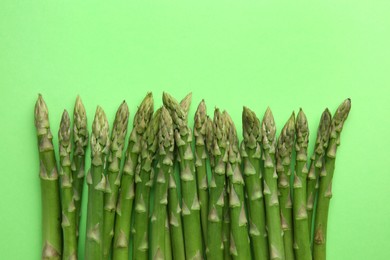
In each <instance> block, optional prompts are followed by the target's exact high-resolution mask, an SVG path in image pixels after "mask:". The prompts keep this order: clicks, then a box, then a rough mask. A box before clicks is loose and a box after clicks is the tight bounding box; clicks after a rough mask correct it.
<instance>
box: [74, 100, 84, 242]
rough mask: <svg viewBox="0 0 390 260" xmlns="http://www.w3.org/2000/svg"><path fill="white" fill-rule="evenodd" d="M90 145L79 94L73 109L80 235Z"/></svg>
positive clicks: (75, 185) (75, 181) (75, 186)
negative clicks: (86, 161)
mask: <svg viewBox="0 0 390 260" xmlns="http://www.w3.org/2000/svg"><path fill="white" fill-rule="evenodd" d="M87 146H88V129H87V115H86V113H85V108H84V105H83V103H82V101H81V98H80V97H79V96H77V98H76V103H75V106H74V111H73V147H74V151H73V161H72V165H71V167H72V179H73V183H72V186H73V194H74V200H75V206H76V213H75V214H76V235H77V239H78V237H79V230H80V225H79V223H80V218H81V202H82V201H81V199H82V197H83V188H84V176H85V173H84V172H85V154H86V149H87Z"/></svg>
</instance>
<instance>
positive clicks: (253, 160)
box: [241, 107, 269, 260]
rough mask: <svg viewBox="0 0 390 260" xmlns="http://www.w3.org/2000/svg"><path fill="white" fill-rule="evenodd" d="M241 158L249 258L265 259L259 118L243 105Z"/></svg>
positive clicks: (265, 244)
mask: <svg viewBox="0 0 390 260" xmlns="http://www.w3.org/2000/svg"><path fill="white" fill-rule="evenodd" d="M242 130H243V131H242V132H243V136H244V140H243V141H242V142H241V157H242V160H243V173H244V180H245V186H246V192H247V197H248V198H247V203H248V212H249V235H250V237H251V246H252V252H253V259H255V260H258V259H268V258H269V253H268V239H267V231H266V221H265V205H264V197H263V181H262V178H263V176H262V172H261V168H260V160H261V154H262V152H261V147H260V142H261V138H262V133H261V126H260V120H259V119H258V118H257V116H256V114H255V113H254V112H253V111H252V110H250V109H249V108H247V107H244V109H243V111H242Z"/></svg>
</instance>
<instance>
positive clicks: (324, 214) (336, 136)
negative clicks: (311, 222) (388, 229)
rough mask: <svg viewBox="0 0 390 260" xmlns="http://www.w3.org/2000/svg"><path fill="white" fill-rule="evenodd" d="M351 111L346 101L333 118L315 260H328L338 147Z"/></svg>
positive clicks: (322, 178)
mask: <svg viewBox="0 0 390 260" xmlns="http://www.w3.org/2000/svg"><path fill="white" fill-rule="evenodd" d="M350 109H351V100H350V99H346V100H345V101H344V102H343V103H342V104H341V105H340V106H339V107H338V108H337V111H336V113H335V114H334V116H333V119H332V123H331V127H330V139H329V145H328V148H327V150H326V158H325V170H324V171H323V172H321V175H320V184H319V190H318V201H317V209H316V217H315V218H316V219H315V226H314V250H313V256H314V260H325V259H326V239H327V235H326V231H327V226H328V212H329V202H330V199H331V197H332V179H333V174H334V169H335V160H336V152H337V147H338V146H339V145H340V134H341V131H342V129H343V126H344V122H345V120H346V119H347V117H348V114H349V111H350Z"/></svg>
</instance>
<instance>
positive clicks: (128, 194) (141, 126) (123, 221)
mask: <svg viewBox="0 0 390 260" xmlns="http://www.w3.org/2000/svg"><path fill="white" fill-rule="evenodd" d="M152 114H153V96H152V93H148V94H147V95H146V97H145V98H144V100H143V101H142V103H141V105H140V106H139V108H138V110H137V112H136V114H135V116H134V121H133V129H132V131H131V133H130V137H129V143H128V146H127V150H126V153H125V154H126V156H125V163H124V166H123V169H122V173H121V184H120V190H119V196H118V202H117V206H116V215H115V232H114V239H113V253H112V259H113V260H128V259H129V253H130V252H129V241H130V227H131V219H132V212H133V201H134V196H135V194H134V192H135V191H134V190H135V189H134V175H135V174H136V172H139V171H140V166H137V163H138V157H139V154H140V153H141V140H142V134H143V133H144V132H145V129H146V127H147V126H148V125H149V121H150V119H151V117H152ZM137 167H138V168H137Z"/></svg>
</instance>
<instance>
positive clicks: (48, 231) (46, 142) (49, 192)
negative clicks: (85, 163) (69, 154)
mask: <svg viewBox="0 0 390 260" xmlns="http://www.w3.org/2000/svg"><path fill="white" fill-rule="evenodd" d="M34 116H35V127H36V129H37V139H38V150H39V161H40V163H39V164H40V170H39V177H40V180H41V198H42V259H47V260H49V259H61V254H62V234H61V205H60V191H59V183H58V172H57V165H56V159H55V155H54V148H53V141H52V139H53V136H52V134H51V132H50V124H49V112H48V109H47V106H46V103H45V101H44V100H43V98H42V95H40V94H39V96H38V100H37V102H36V104H35V111H34Z"/></svg>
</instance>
